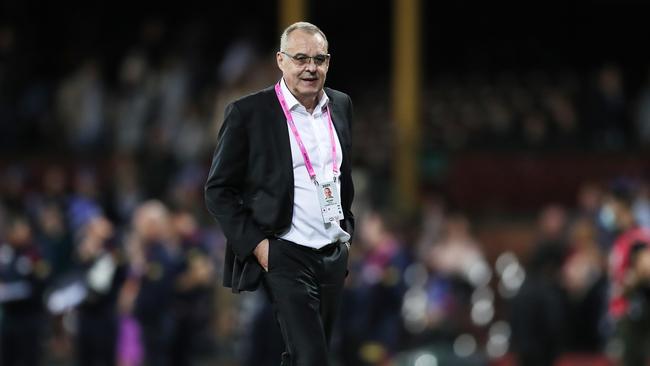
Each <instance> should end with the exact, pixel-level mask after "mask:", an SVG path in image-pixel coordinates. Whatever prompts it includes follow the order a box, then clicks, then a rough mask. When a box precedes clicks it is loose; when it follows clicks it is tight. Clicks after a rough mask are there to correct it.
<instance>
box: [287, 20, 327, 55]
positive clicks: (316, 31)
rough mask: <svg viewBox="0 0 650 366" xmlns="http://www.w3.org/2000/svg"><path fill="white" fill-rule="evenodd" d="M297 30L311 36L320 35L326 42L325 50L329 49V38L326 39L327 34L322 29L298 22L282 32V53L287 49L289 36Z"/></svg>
mask: <svg viewBox="0 0 650 366" xmlns="http://www.w3.org/2000/svg"><path fill="white" fill-rule="evenodd" d="M295 30H301V31H304V32H307V33H309V34H319V35H320V36H321V37H323V39H324V40H325V48H329V43H328V42H327V37H325V33H323V31H322V30H320V28H318V27H317V26H315V25H313V24H311V23H307V22H297V23H293V24H291V25H290V26H288V27H287V29H285V30H284V32H282V36H281V37H280V51H285V50H286V48H287V38H289V34H291V32H293V31H295Z"/></svg>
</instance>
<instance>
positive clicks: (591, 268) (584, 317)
mask: <svg viewBox="0 0 650 366" xmlns="http://www.w3.org/2000/svg"><path fill="white" fill-rule="evenodd" d="M569 232H570V234H569V249H568V250H569V254H568V256H567V259H566V261H565V262H564V265H563V267H562V280H561V281H562V284H563V287H564V289H565V291H566V295H567V317H566V322H567V323H566V325H565V332H566V342H567V344H566V348H565V351H566V352H577V353H591V354H595V353H597V352H599V351H600V350H602V349H603V348H604V346H605V340H606V339H607V336H608V335H609V330H608V328H607V326H606V318H605V315H606V313H607V312H606V309H607V289H608V287H607V272H606V266H605V257H604V255H603V253H602V252H601V251H600V248H599V246H598V243H597V241H596V229H595V227H594V224H593V222H591V221H589V220H588V219H586V218H582V219H578V220H577V221H575V222H574V223H573V224H572V225H571V228H570V230H569Z"/></svg>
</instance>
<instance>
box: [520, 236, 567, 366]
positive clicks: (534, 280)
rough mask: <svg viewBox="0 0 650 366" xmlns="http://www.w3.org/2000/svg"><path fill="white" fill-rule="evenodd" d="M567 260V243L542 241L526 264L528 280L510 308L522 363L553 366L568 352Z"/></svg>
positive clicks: (532, 365)
mask: <svg viewBox="0 0 650 366" xmlns="http://www.w3.org/2000/svg"><path fill="white" fill-rule="evenodd" d="M564 260H565V245H564V243H551V242H540V243H539V244H538V246H537V247H536V248H535V250H534V253H533V255H532V257H531V259H530V260H529V263H528V265H527V266H526V279H525V280H524V283H523V285H522V286H521V289H520V290H519V292H518V293H517V295H516V296H515V298H514V299H513V301H512V304H511V309H510V320H511V321H510V322H511V324H512V348H513V351H514V352H515V354H516V355H517V359H518V361H519V364H520V365H527V366H537V365H539V366H549V365H553V362H554V360H555V359H556V358H557V357H558V356H559V355H560V353H561V352H562V351H564V349H563V348H564V345H565V342H566V341H565V337H566V334H565V333H564V331H565V329H564V326H565V324H566V323H565V322H566V319H567V318H566V316H567V314H566V311H565V307H564V293H563V291H562V288H561V284H560V280H561V277H560V276H561V268H562V264H563V262H564Z"/></svg>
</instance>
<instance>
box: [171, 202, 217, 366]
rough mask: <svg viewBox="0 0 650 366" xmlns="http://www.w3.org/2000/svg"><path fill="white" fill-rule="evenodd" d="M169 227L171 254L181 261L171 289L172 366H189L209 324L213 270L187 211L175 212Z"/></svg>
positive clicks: (195, 226) (199, 348) (195, 225)
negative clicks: (173, 320)
mask: <svg viewBox="0 0 650 366" xmlns="http://www.w3.org/2000/svg"><path fill="white" fill-rule="evenodd" d="M171 223H172V228H173V239H172V242H173V244H174V250H175V251H176V252H177V253H176V256H178V257H179V258H180V260H179V261H178V263H177V270H176V271H177V272H176V275H175V276H176V280H175V286H174V287H175V291H174V303H173V310H174V317H175V320H176V324H175V327H174V334H173V339H172V349H171V355H172V356H171V357H172V360H171V365H173V366H190V365H193V364H194V356H195V355H196V354H197V353H198V352H199V351H200V350H201V344H200V342H201V340H202V337H205V336H206V333H207V332H208V327H209V325H210V323H211V321H212V309H213V306H212V304H213V299H212V293H213V291H212V289H213V288H212V284H213V279H214V266H213V264H212V261H211V259H210V257H209V254H208V248H207V247H206V246H205V243H204V242H203V241H202V237H201V235H200V232H199V227H198V224H197V222H196V220H195V218H194V217H193V216H192V215H191V214H190V213H189V212H187V211H180V212H175V213H174V214H173V215H172V218H171ZM203 339H205V338H203Z"/></svg>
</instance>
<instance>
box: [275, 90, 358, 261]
mask: <svg viewBox="0 0 650 366" xmlns="http://www.w3.org/2000/svg"><path fill="white" fill-rule="evenodd" d="M280 85H281V88H282V95H283V96H284V98H285V99H286V101H287V107H288V108H289V111H290V113H291V117H292V118H293V121H294V124H295V125H296V128H297V129H298V133H299V134H300V138H301V139H302V143H303V144H304V146H305V149H307V154H309V159H310V160H311V164H312V166H313V167H314V172H315V173H316V180H318V181H319V182H321V183H322V182H327V181H332V180H333V179H334V171H333V169H332V150H331V142H330V136H329V127H328V123H329V120H328V118H327V108H326V106H327V103H328V102H329V97H328V96H327V94H325V92H324V91H323V96H322V97H321V99H320V101H319V102H318V105H317V106H316V108H314V112H313V113H311V114H310V113H309V112H308V111H307V109H306V108H305V107H304V106H303V105H302V104H300V102H298V100H297V99H296V98H295V97H294V96H293V94H291V92H290V91H289V89H288V88H287V86H286V84H285V82H284V79H282V81H281V82H280ZM330 112H331V111H330ZM332 128H333V129H334V126H332ZM288 130H289V140H290V141H291V158H292V160H293V183H294V187H295V188H294V195H293V217H292V218H291V228H290V229H289V231H287V232H285V233H283V234H282V235H280V238H282V239H284V240H289V241H292V242H294V243H296V244H300V245H304V246H307V247H312V248H317V249H318V248H321V247H323V246H325V245H327V244H330V243H333V242H336V241H342V242H346V241H348V240H350V234H348V233H347V232H345V230H343V229H342V228H341V226H340V225H339V223H338V222H334V223H327V224H326V223H324V222H323V216H322V215H321V210H320V202H319V199H318V194H319V190H318V189H317V188H318V187H317V186H316V185H315V184H314V182H313V181H312V180H311V178H310V177H309V173H308V172H307V167H306V166H305V161H304V159H303V157H302V153H301V152H300V148H299V147H298V143H297V142H296V138H295V136H294V135H293V132H291V129H288ZM334 140H335V141H336V166H337V168H338V169H337V170H338V171H339V172H340V170H341V162H342V161H343V156H342V155H343V152H342V150H341V143H340V142H339V138H338V136H337V134H336V130H334ZM336 182H337V188H338V189H337V194H338V199H339V202H340V201H341V180H340V179H338V178H337V180H336Z"/></svg>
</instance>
